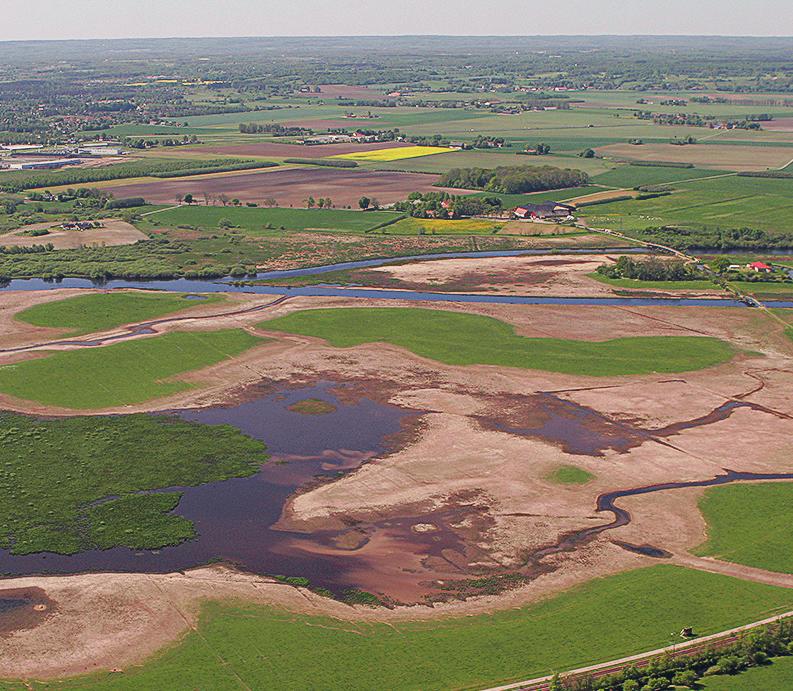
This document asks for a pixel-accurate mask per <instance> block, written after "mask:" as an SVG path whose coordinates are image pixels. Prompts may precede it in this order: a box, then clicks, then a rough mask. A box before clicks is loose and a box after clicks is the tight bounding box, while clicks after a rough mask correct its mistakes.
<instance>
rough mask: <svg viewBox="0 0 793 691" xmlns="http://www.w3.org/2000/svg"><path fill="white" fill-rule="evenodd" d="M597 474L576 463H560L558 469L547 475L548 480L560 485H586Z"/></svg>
mask: <svg viewBox="0 0 793 691" xmlns="http://www.w3.org/2000/svg"><path fill="white" fill-rule="evenodd" d="M594 477H595V476H594V475H593V474H592V473H590V472H589V471H588V470H584V469H583V468H579V467H578V466H576V465H560V466H559V467H558V468H557V469H556V470H554V471H553V472H551V473H549V474H548V475H547V476H546V479H547V480H550V481H551V482H555V483H556V484H558V485H585V484H586V483H587V482H589V481H590V480H592V479H593V478H594Z"/></svg>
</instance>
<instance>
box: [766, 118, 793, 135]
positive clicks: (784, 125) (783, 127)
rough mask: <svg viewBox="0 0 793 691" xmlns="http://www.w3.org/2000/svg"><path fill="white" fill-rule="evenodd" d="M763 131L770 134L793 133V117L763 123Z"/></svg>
mask: <svg viewBox="0 0 793 691" xmlns="http://www.w3.org/2000/svg"><path fill="white" fill-rule="evenodd" d="M763 129H764V130H769V131H770V132H793V117H790V118H776V119H775V120H771V121H770V122H764V123H763Z"/></svg>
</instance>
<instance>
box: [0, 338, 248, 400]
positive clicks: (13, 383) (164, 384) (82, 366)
mask: <svg viewBox="0 0 793 691" xmlns="http://www.w3.org/2000/svg"><path fill="white" fill-rule="evenodd" d="M261 342H262V340H261V339H259V338H256V337H255V336H252V335H250V334H249V333H247V332H246V331H243V330H242V329H226V330H223V331H174V332H171V333H166V334H164V335H162V336H155V337H153V338H143V339H137V340H132V341H124V342H121V343H116V344H113V345H107V346H102V347H92V348H82V349H79V350H68V351H57V352H53V353H52V354H51V355H47V356H45V357H42V358H36V359H32V360H25V361H22V362H18V363H15V364H11V365H3V366H2V367H0V393H4V394H7V395H9V396H13V397H14V398H19V399H22V400H25V401H33V402H35V403H41V404H43V405H48V406H57V407H60V408H71V409H75V410H88V409H100V408H110V407H113V406H122V405H131V404H134V403H142V402H144V401H148V400H151V399H153V398H160V397H162V396H167V395H169V394H174V393H178V392H179V391H185V390H187V389H191V388H193V387H194V386H196V385H195V384H194V383H191V382H187V381H179V380H174V379H172V378H173V377H177V376H178V375H180V374H186V373H188V372H192V371H194V370H199V369H201V368H203V367H208V366H209V365H214V364H216V363H218V362H220V361H221V360H225V359H227V358H232V357H234V356H235V355H239V354H240V353H242V352H244V351H245V350H248V349H249V348H252V347H253V346H255V345H258V344H259V343H261Z"/></svg>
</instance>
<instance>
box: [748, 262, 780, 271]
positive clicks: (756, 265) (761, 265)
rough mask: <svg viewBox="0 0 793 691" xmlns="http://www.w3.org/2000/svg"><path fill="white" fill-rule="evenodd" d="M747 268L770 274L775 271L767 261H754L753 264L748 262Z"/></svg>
mask: <svg viewBox="0 0 793 691" xmlns="http://www.w3.org/2000/svg"><path fill="white" fill-rule="evenodd" d="M746 268H747V269H751V270H752V271H757V272H758V273H766V274H770V273H771V272H772V271H773V269H772V268H771V267H770V266H769V265H768V264H766V263H765V262H752V263H751V264H747V265H746Z"/></svg>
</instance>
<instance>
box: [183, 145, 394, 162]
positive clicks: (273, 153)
mask: <svg viewBox="0 0 793 691" xmlns="http://www.w3.org/2000/svg"><path fill="white" fill-rule="evenodd" d="M403 146H410V145H409V144H404V143H402V142H371V143H362V144H356V143H349V144H314V145H311V146H304V145H302V144H282V143H280V142H254V143H251V144H233V145H228V146H202V147H201V148H200V149H185V152H187V151H190V152H200V153H211V154H224V155H228V156H266V157H272V158H325V157H327V156H338V155H339V154H354V153H358V152H359V151H372V150H378V149H393V148H396V147H403Z"/></svg>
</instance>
